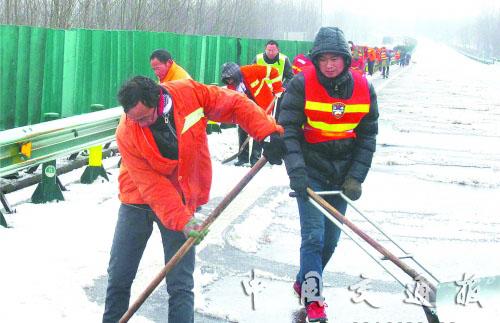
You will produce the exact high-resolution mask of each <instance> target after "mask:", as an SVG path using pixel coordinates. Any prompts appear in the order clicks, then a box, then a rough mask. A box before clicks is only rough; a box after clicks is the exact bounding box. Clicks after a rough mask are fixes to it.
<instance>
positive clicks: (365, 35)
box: [322, 0, 500, 45]
mask: <svg viewBox="0 0 500 323" xmlns="http://www.w3.org/2000/svg"><path fill="white" fill-rule="evenodd" d="M322 3H323V15H322V22H323V23H322V25H324V26H326V25H328V26H338V27H340V28H341V29H343V30H344V32H345V34H346V37H347V38H348V39H350V40H353V41H354V42H359V43H365V44H372V45H377V44H379V43H380V42H381V41H382V37H383V36H393V37H400V36H411V37H419V36H421V35H426V36H436V37H439V36H440V35H443V34H444V35H449V30H454V29H453V28H454V27H455V26H459V25H461V24H464V25H465V24H466V23H468V22H471V21H474V19H475V18H476V17H477V16H479V15H480V14H482V13H485V12H492V9H497V10H500V0H474V1H467V2H463V1H457V0H415V1H406V0H385V1H383V4H382V3H381V2H380V1H374V0H357V1H350V2H348V1H345V0H342V1H340V0H323V1H322ZM457 30H458V28H457ZM444 37H446V36H444Z"/></svg>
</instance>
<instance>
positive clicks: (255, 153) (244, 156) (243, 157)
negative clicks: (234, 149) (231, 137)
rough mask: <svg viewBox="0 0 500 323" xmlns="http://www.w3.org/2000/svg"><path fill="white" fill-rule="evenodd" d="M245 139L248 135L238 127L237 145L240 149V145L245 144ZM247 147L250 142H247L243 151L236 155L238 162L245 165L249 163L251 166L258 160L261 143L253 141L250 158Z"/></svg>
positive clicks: (260, 152)
mask: <svg viewBox="0 0 500 323" xmlns="http://www.w3.org/2000/svg"><path fill="white" fill-rule="evenodd" d="M247 137H248V134H247V133H246V132H245V130H243V129H242V128H241V127H240V126H238V139H239V143H240V145H239V147H240V149H241V145H243V143H244V142H245V140H246V139H247ZM249 146H250V142H248V144H247V145H246V146H245V148H243V151H242V152H241V154H239V155H238V161H241V162H245V163H248V162H249V161H250V163H251V164H252V165H253V164H255V163H256V162H257V161H258V160H259V159H260V155H261V154H262V143H260V142H258V141H255V140H254V141H253V145H252V153H251V154H250V158H249V156H248V153H249V149H248V147H249Z"/></svg>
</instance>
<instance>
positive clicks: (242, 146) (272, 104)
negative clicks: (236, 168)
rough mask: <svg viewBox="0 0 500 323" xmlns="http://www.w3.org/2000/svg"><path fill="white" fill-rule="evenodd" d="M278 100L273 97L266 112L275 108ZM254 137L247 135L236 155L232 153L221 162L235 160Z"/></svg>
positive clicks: (225, 162)
mask: <svg viewBox="0 0 500 323" xmlns="http://www.w3.org/2000/svg"><path fill="white" fill-rule="evenodd" d="M275 102H276V99H273V100H272V101H271V104H269V105H268V106H267V108H266V110H265V111H266V114H267V113H269V112H270V111H271V109H272V108H274V104H275ZM251 138H252V137H250V135H247V138H246V139H245V141H243V143H242V144H241V147H240V149H239V150H238V151H237V152H236V154H234V155H231V156H229V157H228V158H226V159H224V160H223V161H222V162H221V163H222V164H227V163H229V162H230V161H232V160H234V159H235V158H236V157H238V156H239V155H241V153H242V152H243V150H244V149H245V147H246V146H247V145H248V143H249V142H250V139H251Z"/></svg>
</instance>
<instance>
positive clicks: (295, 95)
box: [279, 27, 378, 322]
mask: <svg viewBox="0 0 500 323" xmlns="http://www.w3.org/2000/svg"><path fill="white" fill-rule="evenodd" d="M311 59H312V61H313V63H314V66H311V67H308V68H306V69H304V70H303V71H302V72H301V73H299V74H298V75H296V76H295V78H293V79H292V81H290V83H289V85H288V88H287V91H286V92H285V95H284V97H283V102H282V104H281V108H280V109H281V113H280V116H279V123H280V124H281V125H282V126H283V127H284V128H285V135H284V142H285V145H286V150H287V153H286V155H285V157H284V160H285V165H286V169H287V173H288V175H289V177H290V188H291V189H292V190H294V191H295V192H296V193H297V196H298V197H297V203H298V207H299V214H300V225H301V237H302V243H301V247H300V271H299V273H298V274H297V278H296V282H295V284H294V286H293V287H294V289H295V291H296V292H297V293H299V294H300V293H301V292H302V291H303V289H302V288H301V287H302V286H304V285H303V283H304V282H306V284H307V286H308V289H309V287H310V284H311V277H312V278H314V277H316V278H315V280H316V283H317V284H318V286H317V287H318V290H319V291H321V290H322V288H321V286H322V281H321V277H322V272H323V269H324V268H325V266H326V264H327V263H328V260H329V259H330V258H331V256H332V254H333V252H334V250H335V247H336V245H337V242H338V240H339V237H340V229H339V228H338V227H337V226H335V225H334V224H333V223H332V222H330V221H328V220H327V219H326V218H325V217H324V216H323V215H322V213H320V212H319V211H318V210H317V209H316V208H315V207H314V206H313V205H312V204H310V203H308V197H307V192H306V188H307V187H310V188H311V189H313V190H314V191H329V190H342V192H343V193H344V194H345V195H346V196H347V197H349V198H350V199H351V200H357V199H358V198H359V197H360V196H361V183H363V181H364V180H365V178H366V175H367V173H368V170H369V169H370V166H371V162H372V158H373V153H374V152H375V145H376V142H375V137H376V135H377V132H378V123H377V120H378V107H377V96H376V94H375V91H374V89H373V86H372V85H371V84H370V83H369V82H368V81H367V80H366V78H365V77H364V76H363V75H362V74H361V73H358V72H356V71H353V70H350V69H349V66H350V64H351V51H350V49H349V46H348V44H347V42H346V41H345V38H344V34H343V32H342V31H341V30H340V29H338V28H336V27H321V28H320V30H319V31H318V33H317V35H316V38H315V40H314V44H313V48H312V52H311ZM325 198H326V200H327V201H328V202H329V203H331V204H332V205H333V206H334V207H335V208H336V209H337V210H338V211H340V212H341V213H342V214H345V211H346V208H347V203H346V201H345V200H343V199H342V198H341V197H340V196H338V195H333V196H325ZM302 296H303V297H304V296H306V297H305V306H306V311H307V315H308V319H309V322H326V321H327V318H326V314H325V312H324V303H323V302H322V300H323V297H322V295H320V294H317V295H313V296H314V297H311V295H302Z"/></svg>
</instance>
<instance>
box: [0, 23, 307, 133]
mask: <svg viewBox="0 0 500 323" xmlns="http://www.w3.org/2000/svg"><path fill="white" fill-rule="evenodd" d="M265 43H266V40H262V39H240V38H232V37H222V36H195V35H178V34H174V33H158V32H142V31H108V30H106V31H104V30H85V29H71V30H54V29H46V28H35V27H27V26H10V25H0V130H6V129H11V128H14V127H20V126H25V125H29V124H35V123H39V122H41V121H43V114H44V113H47V112H57V113H59V114H60V115H61V116H62V117H68V116H72V115H76V114H81V113H86V112H89V109H90V105H91V104H92V103H101V104H103V105H104V106H105V107H113V106H116V105H117V102H116V98H115V95H116V91H117V90H118V88H119V86H120V85H121V84H122V82H123V81H124V80H126V79H127V78H129V77H130V76H133V75H137V74H142V75H146V76H149V77H152V78H155V75H154V74H153V72H152V71H151V69H150V66H149V55H150V54H151V52H152V51H153V50H154V49H157V48H166V49H168V50H169V51H170V52H171V54H172V56H173V57H174V59H175V61H176V62H177V63H179V64H180V65H181V66H182V67H184V68H185V69H186V70H187V71H188V72H189V73H190V74H191V75H192V76H193V77H194V79H196V80H197V81H199V82H202V83H207V84H209V83H218V82H219V72H220V66H221V65H222V64H223V63H225V62H227V61H233V62H238V63H240V64H243V65H245V64H249V63H251V62H252V60H253V58H254V57H255V55H256V54H257V53H259V52H262V51H263V49H264V46H265ZM279 44H280V48H281V51H282V52H283V53H284V54H286V55H287V56H288V57H290V60H292V59H293V57H294V56H295V55H297V54H298V53H303V52H307V51H308V50H309V48H310V47H311V43H310V42H299V41H279Z"/></svg>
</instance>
